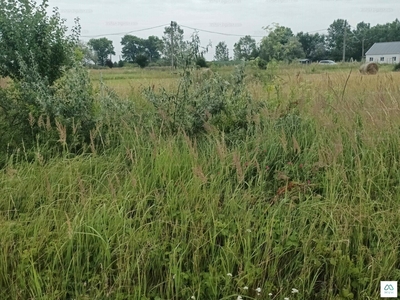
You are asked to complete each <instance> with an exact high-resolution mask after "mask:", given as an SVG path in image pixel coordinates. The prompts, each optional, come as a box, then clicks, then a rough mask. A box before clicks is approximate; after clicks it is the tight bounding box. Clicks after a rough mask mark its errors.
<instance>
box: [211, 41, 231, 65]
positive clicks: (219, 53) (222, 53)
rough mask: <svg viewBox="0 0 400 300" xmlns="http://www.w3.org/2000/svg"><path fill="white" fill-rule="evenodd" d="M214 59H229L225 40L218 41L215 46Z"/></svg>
mask: <svg viewBox="0 0 400 300" xmlns="http://www.w3.org/2000/svg"><path fill="white" fill-rule="evenodd" d="M214 59H215V60H216V61H228V60H229V50H228V46H227V45H226V43H225V42H219V43H218V44H217V46H216V47H215V56H214Z"/></svg>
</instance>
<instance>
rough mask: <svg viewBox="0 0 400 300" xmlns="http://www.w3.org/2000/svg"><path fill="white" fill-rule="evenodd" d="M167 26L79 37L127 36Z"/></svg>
mask: <svg viewBox="0 0 400 300" xmlns="http://www.w3.org/2000/svg"><path fill="white" fill-rule="evenodd" d="M168 25H170V24H163V25H158V26H154V27H149V28H143V29H138V30H132V31H128V32H116V33H106V34H98V35H82V36H81V37H85V38H96V37H101V36H109V35H125V34H129V33H133V32H139V31H145V30H150V29H155V28H159V27H164V26H168Z"/></svg>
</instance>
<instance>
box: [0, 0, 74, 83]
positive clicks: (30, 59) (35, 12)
mask: <svg viewBox="0 0 400 300" xmlns="http://www.w3.org/2000/svg"><path fill="white" fill-rule="evenodd" d="M35 5H36V3H35V2H34V1H17V0H8V1H5V3H4V1H1V8H0V36H1V43H0V53H1V55H0V75H1V76H4V77H6V76H9V77H11V78H12V79H15V80H22V79H23V76H24V73H23V72H21V68H22V63H24V64H25V65H31V64H36V68H37V75H38V76H40V77H41V78H45V77H46V78H47V79H46V81H47V82H48V83H49V84H52V83H53V82H54V81H55V80H57V78H60V77H61V76H62V72H63V69H64V67H66V66H69V67H71V66H72V65H73V61H74V53H75V49H76V47H77V45H78V36H79V32H80V26H79V24H78V22H77V20H76V25H75V27H73V28H72V35H70V36H67V35H66V32H67V27H66V26H65V25H64V20H63V19H61V17H60V14H59V12H58V10H57V9H54V10H53V15H52V16H47V11H46V10H47V7H48V1H47V0H43V1H42V4H40V5H38V6H35Z"/></svg>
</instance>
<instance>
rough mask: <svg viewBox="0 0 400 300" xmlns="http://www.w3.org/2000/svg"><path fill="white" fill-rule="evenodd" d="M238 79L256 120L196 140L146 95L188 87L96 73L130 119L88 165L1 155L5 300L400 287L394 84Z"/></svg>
mask: <svg viewBox="0 0 400 300" xmlns="http://www.w3.org/2000/svg"><path fill="white" fill-rule="evenodd" d="M312 68H314V69H312ZM214 71H215V73H220V74H221V76H222V77H223V80H226V81H229V80H231V81H229V82H227V83H226V84H227V86H228V85H229V88H232V90H226V92H225V90H223V89H222V87H221V91H222V90H223V92H221V93H227V95H228V94H229V95H236V94H235V93H236V92H235V81H234V79H232V78H231V77H230V76H231V75H230V74H232V73H233V72H234V70H233V68H228V67H226V68H221V69H220V70H219V69H214ZM245 73H246V77H245V79H244V87H243V88H246V90H247V94H245V93H244V92H241V94H238V96H232V97H239V98H240V99H242V98H243V97H251V99H252V100H251V101H252V102H251V103H253V102H254V103H257V105H258V106H256V108H255V109H253V110H251V109H250V108H248V106H246V107H247V108H246V109H247V110H245V111H246V112H247V115H245V116H244V117H243V116H242V115H240V114H239V115H238V116H237V117H236V119H232V120H231V119H229V118H228V117H226V116H224V115H223V116H221V117H220V119H218V120H217V121H218V122H217V121H215V122H216V123H212V122H211V121H210V120H211V119H208V120H205V123H204V125H203V127H201V128H203V129H204V128H205V130H204V132H200V133H198V134H191V133H189V132H186V131H184V130H183V129H182V128H180V127H179V126H178V127H176V128H175V130H169V129H170V128H169V127H168V126H167V123H168V122H172V121H171V120H170V119H168V117H165V116H164V115H163V114H164V113H166V112H165V111H160V110H158V109H157V108H155V107H154V106H153V105H152V103H151V102H150V101H148V99H147V97H146V95H145V93H144V92H143V91H144V90H146V89H147V90H154V93H161V91H162V90H161V89H162V87H164V88H165V89H166V90H167V91H171V93H174V91H176V89H177V88H178V86H179V80H180V76H179V74H171V72H170V71H169V70H162V71H160V70H146V69H145V70H137V69H118V70H107V71H105V70H101V71H99V70H96V71H91V73H90V76H91V78H92V80H93V84H94V85H95V87H99V86H100V85H99V80H100V78H102V80H103V81H104V83H105V84H106V85H108V86H110V87H112V88H114V89H115V91H116V93H117V94H118V95H120V97H122V98H125V99H129V101H132V102H133V103H134V105H135V106H134V107H135V117H130V116H131V115H130V114H128V113H129V112H127V115H126V116H125V117H121V118H120V119H117V120H114V121H113V122H111V123H110V124H108V125H107V126H108V127H109V129H110V134H108V135H105V136H101V135H100V133H98V134H97V140H98V142H97V143H94V142H92V143H91V144H90V145H88V151H85V152H84V153H83V154H79V153H71V151H69V150H68V149H69V148H68V145H65V143H64V145H63V146H64V151H63V152H62V154H61V155H57V156H50V157H49V156H48V155H46V150H45V147H44V146H43V148H42V147H41V146H37V147H36V148H35V153H34V157H33V158H31V159H28V156H29V155H30V154H29V155H28V154H27V150H26V149H24V148H23V147H21V148H20V150H19V151H18V152H14V153H12V154H10V155H9V157H7V164H6V165H5V166H4V168H3V169H2V170H1V172H0V191H1V192H0V195H1V201H0V226H1V227H0V228H1V235H0V244H1V250H2V251H1V252H0V287H1V288H0V299H141V300H145V299H153V300H156V299H158V300H161V299H176V300H178V299H179V300H181V299H185V300H186V299H280V300H283V299H284V298H288V299H326V300H333V299H379V288H380V281H381V280H388V281H389V280H392V281H393V280H399V279H400V256H399V253H400V235H399V233H400V217H399V212H400V151H399V150H400V73H398V72H397V73H395V72H390V71H389V68H383V69H382V70H381V72H380V73H379V74H378V75H375V76H362V75H360V74H359V72H358V66H355V67H354V69H353V70H351V66H346V67H337V68H336V69H329V68H328V67H322V66H305V67H302V66H298V67H290V66H276V67H275V68H274V69H268V70H265V71H261V70H256V69H253V68H250V67H248V68H246V71H245ZM213 80H214V79H213V78H211V79H210V80H208V81H205V82H203V81H201V80H200V82H199V83H198V84H199V85H200V86H201V85H202V84H204V85H205V84H210V86H211V85H212V84H213V82H214V81H213ZM148 87H150V88H148ZM96 92H99V90H96ZM214 92H215V90H213V89H212V88H210V93H214ZM99 93H100V92H99ZM212 95H214V96H215V97H217V96H218V95H217V92H215V94H212ZM201 97H207V96H206V94H202V95H201ZM232 99H237V98H232ZM246 99H247V98H246ZM249 99H250V98H249ZM233 105H234V104H233ZM233 107H234V108H233V109H232V111H234V112H235V111H236V110H237V111H238V112H239V111H241V110H242V106H233ZM251 107H252V106H251ZM191 109H192V108H191ZM157 111H158V112H159V113H160V115H161V118H156V117H154V118H153V116H155V115H157ZM189 112H191V110H189ZM163 116H164V117H163ZM240 116H242V119H245V120H247V123H246V124H252V125H251V126H244V127H243V129H242V130H236V129H235V128H236V127H235V126H239V125H240V124H242V123H240V121H244V120H240ZM232 118H233V117H232ZM156 120H158V122H156ZM171 124H175V123H171ZM219 124H223V125H221V126H220V127H219ZM237 124H239V125H237ZM171 126H172V125H171ZM171 128H172V127H171ZM221 128H223V129H221ZM164 129H165V130H164ZM167 129H168V130H167ZM59 132H60V143H62V142H63V141H65V139H63V137H62V134H63V131H62V128H61V129H60V130H59ZM98 132H100V131H98ZM93 134H94V135H95V134H96V132H94V133H93Z"/></svg>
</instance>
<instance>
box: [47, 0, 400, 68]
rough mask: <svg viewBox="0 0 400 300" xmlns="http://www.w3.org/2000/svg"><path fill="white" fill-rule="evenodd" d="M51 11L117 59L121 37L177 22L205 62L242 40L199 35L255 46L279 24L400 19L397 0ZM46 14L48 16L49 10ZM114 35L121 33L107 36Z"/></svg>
mask: <svg viewBox="0 0 400 300" xmlns="http://www.w3.org/2000/svg"><path fill="white" fill-rule="evenodd" d="M49 5H50V7H51V8H52V7H58V8H59V10H60V13H61V17H62V18H65V19H66V20H67V26H68V27H69V28H70V27H71V26H72V25H73V20H74V18H75V17H79V18H80V24H81V26H82V33H81V34H82V40H84V41H88V40H89V39H90V38H91V37H96V38H97V36H100V37H107V38H109V39H110V40H112V41H113V45H114V48H115V51H116V56H114V58H113V60H119V57H120V55H121V44H120V42H121V38H122V37H123V36H124V34H125V33H128V32H130V31H136V30H142V29H146V28H150V27H155V26H159V25H163V24H169V23H170V22H171V21H176V22H177V23H178V25H181V26H182V29H184V31H185V39H189V38H190V35H191V34H192V33H193V30H192V29H189V28H186V27H183V26H188V27H193V28H197V29H199V30H200V32H199V36H200V39H201V42H202V44H203V45H206V44H207V43H208V42H209V41H211V43H212V46H213V47H212V48H211V49H210V52H209V53H208V54H207V56H206V58H207V59H209V60H211V59H212V58H213V56H214V52H215V46H216V45H217V44H218V42H220V41H225V42H226V43H227V45H228V48H229V55H230V56H233V51H232V49H233V45H234V43H235V42H237V41H238V40H239V38H240V36H229V35H221V34H214V33H209V32H203V31H201V30H206V31H213V32H219V33H226V34H235V35H251V36H253V37H254V38H255V39H256V40H257V41H259V40H260V39H261V37H257V36H263V35H264V33H265V31H264V30H263V29H262V27H264V26H268V25H271V24H272V23H278V24H279V25H282V26H286V27H289V28H291V29H292V31H293V32H294V33H295V34H296V33H297V32H300V31H303V32H316V31H318V32H320V33H324V32H326V29H327V28H328V27H329V25H330V24H332V22H333V21H334V20H336V19H347V21H348V22H349V24H350V25H351V26H353V27H354V26H356V25H357V23H359V22H361V21H364V22H367V23H370V24H371V25H372V26H373V25H376V24H384V23H387V22H392V21H394V20H395V19H396V17H399V15H398V12H399V11H400V0H384V1H377V0H147V1H145V0H116V1H105V0H79V1H78V0H49ZM49 11H51V10H50V9H49ZM163 32H164V27H159V28H155V29H150V30H143V31H138V32H131V33H129V34H132V35H136V36H138V37H141V38H147V37H148V36H150V35H156V36H159V37H160V38H161V37H162V35H163ZM113 33H120V34H117V35H111V34H113Z"/></svg>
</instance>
